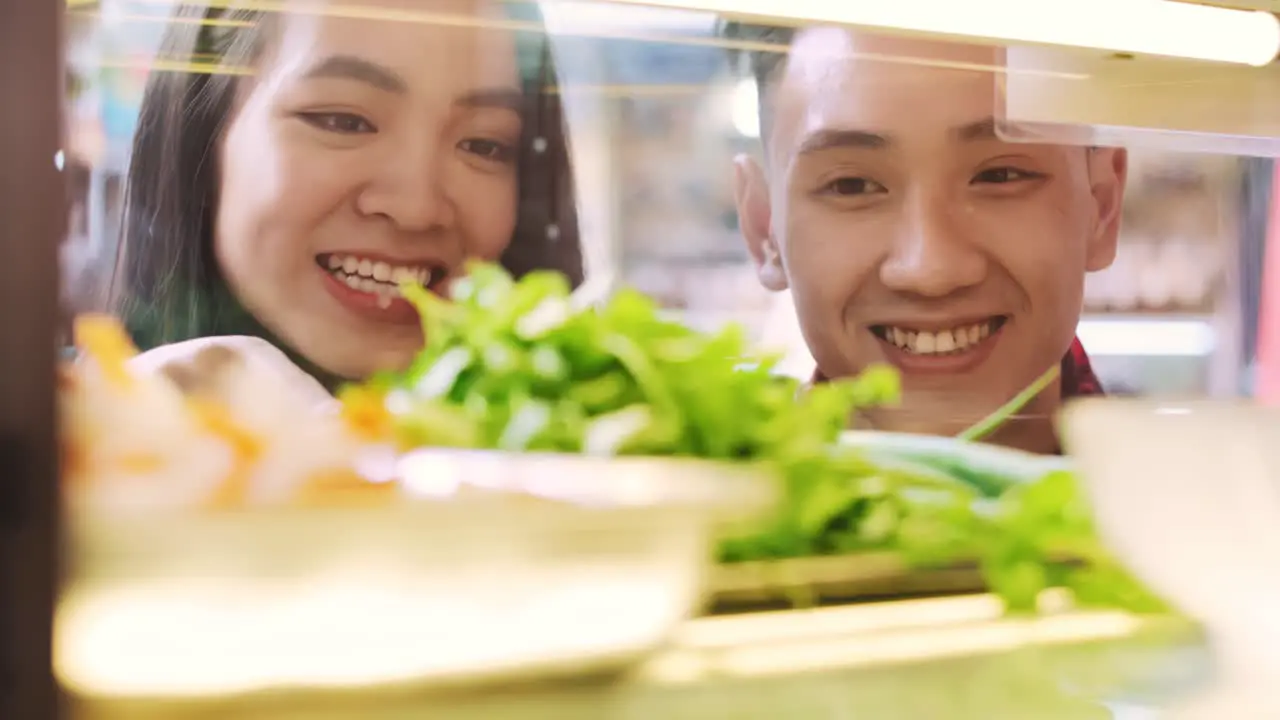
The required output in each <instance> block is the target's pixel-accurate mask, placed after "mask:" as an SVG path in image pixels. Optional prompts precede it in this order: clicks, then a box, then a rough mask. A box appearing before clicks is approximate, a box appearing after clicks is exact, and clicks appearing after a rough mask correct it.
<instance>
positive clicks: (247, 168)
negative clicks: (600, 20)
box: [113, 0, 582, 388]
mask: <svg viewBox="0 0 1280 720" xmlns="http://www.w3.org/2000/svg"><path fill="white" fill-rule="evenodd" d="M536 7H537V6H536V4H534V3H523V2H521V3H509V4H508V3H499V2H492V1H490V0H429V1H418V2H411V1H403V2H400V1H398V0H380V1H378V2H372V1H369V0H358V2H356V3H343V4H342V5H341V7H340V8H339V7H337V6H333V7H328V6H327V5H326V4H325V3H317V2H304V1H303V0H299V1H298V2H296V3H286V4H285V6H284V7H283V9H282V10H281V11H280V12H273V13H264V12H262V11H260V10H252V9H237V8H235V7H234V4H233V6H232V7H229V8H226V9H220V8H212V7H200V6H197V5H194V4H184V5H182V6H180V8H179V9H178V10H177V11H176V15H175V17H174V18H173V22H172V23H171V25H170V27H169V30H168V32H167V35H166V37H165V39H164V41H163V44H162V47H161V55H160V62H158V63H157V65H158V66H163V64H164V63H166V62H167V63H190V64H191V66H192V68H191V71H184V72H165V71H160V70H157V71H155V72H154V73H153V75H152V77H151V79H150V82H149V84H148V87H147V90H146V95H145V99H144V101H143V104H142V109H141V115H140V118H139V122H138V128H137V134H136V137H135V140H134V147H133V159H132V165H131V168H130V172H129V179H128V190H127V197H126V201H125V210H124V230H123V241H122V246H121V253H120V256H119V258H118V260H117V268H116V273H115V278H114V282H113V297H114V304H115V310H116V312H117V313H118V314H120V315H121V316H122V317H123V318H124V319H125V322H126V324H127V326H128V329H129V330H130V332H131V334H132V335H133V336H134V339H135V341H136V342H137V343H138V344H139V345H140V346H141V347H142V348H143V349H144V350H145V349H148V348H153V347H157V346H161V345H166V344H169V343H176V342H181V341H185V340H189V339H192V338H203V337H211V336H227V335H239V336H250V337H256V338H262V339H264V340H266V341H268V342H270V343H271V344H272V345H274V346H275V347H277V348H279V349H280V350H282V351H284V352H285V353H286V354H287V355H288V356H289V357H290V359H292V360H293V361H294V363H295V364H297V365H298V366H299V367H301V368H303V369H304V370H305V371H306V372H308V373H309V374H311V375H312V376H313V377H315V378H316V379H317V380H319V381H320V382H321V384H323V385H325V386H326V387H329V388H332V387H333V386H334V385H335V384H337V383H339V382H341V381H342V380H344V379H356V378H361V377H364V376H366V375H368V374H369V373H371V372H373V371H376V370H379V369H383V368H393V367H398V366H402V365H404V364H405V363H407V362H408V360H409V359H410V358H411V357H412V356H413V354H414V353H415V352H416V351H417V350H418V349H419V348H420V347H421V345H422V335H421V329H420V327H419V325H418V323H417V318H416V315H415V313H414V312H413V309H412V308H411V307H410V306H409V305H408V304H407V303H405V302H404V300H403V299H401V298H400V297H399V295H398V292H397V290H396V287H397V284H398V283H399V282H402V281H404V280H406V279H408V280H411V281H414V282H421V283H423V284H424V285H427V286H428V287H430V288H431V289H433V290H436V291H441V292H442V291H444V290H445V289H446V288H447V286H448V283H449V282H450V281H451V280H453V279H454V278H457V277H458V276H459V275H460V274H461V273H462V272H463V268H464V262H465V261H466V260H468V259H484V260H492V261H498V260H500V261H501V262H502V263H503V264H504V265H505V266H506V267H507V268H508V269H509V270H511V271H512V272H513V273H515V274H517V275H519V274H521V273H523V272H526V271H528V270H531V269H534V268H550V269H555V270H559V271H562V272H564V273H565V274H567V275H568V276H569V278H570V280H571V281H572V282H574V283H577V282H580V281H581V276H582V261H581V253H580V250H579V247H578V239H577V222H576V217H575V207H574V202H573V194H572V187H571V175H570V172H569V167H568V149H567V146H566V140H565V128H564V121H563V117H562V113H561V108H560V105H559V95H558V94H557V93H556V89H555V76H554V72H553V70H552V67H551V62H550V57H551V55H550V51H549V48H548V41H547V38H546V35H545V34H544V33H543V32H541V31H540V27H541V26H540V22H539V18H537V17H536V16H530V15H529V13H530V12H531V11H532V12H535V13H536ZM521 13H523V14H524V17H521Z"/></svg>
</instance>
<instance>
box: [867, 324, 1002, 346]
mask: <svg viewBox="0 0 1280 720" xmlns="http://www.w3.org/2000/svg"><path fill="white" fill-rule="evenodd" d="M997 322H998V321H997V320H995V319H992V320H988V321H986V322H981V323H975V324H973V325H962V326H959V327H954V328H951V329H950V330H942V331H940V332H929V331H925V330H910V329H907V328H900V327H893V326H886V327H884V328H883V330H882V333H883V334H882V335H881V337H882V338H883V339H885V340H887V341H889V342H891V343H893V344H894V345H897V346H898V347H900V348H902V349H903V350H906V351H907V352H910V353H915V354H917V355H945V354H948V353H959V352H964V351H965V350H968V349H969V348H970V347H973V346H974V345H977V344H978V343H980V342H982V341H983V340H984V339H986V338H988V337H990V336H991V333H992V331H993V330H994V329H995V328H996V327H997Z"/></svg>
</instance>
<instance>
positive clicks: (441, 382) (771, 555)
mask: <svg viewBox="0 0 1280 720" xmlns="http://www.w3.org/2000/svg"><path fill="white" fill-rule="evenodd" d="M402 291H403V292H404V295H405V297H406V298H407V299H409V300H410V302H412V303H414V305H415V306H416V307H417V308H418V310H419V312H420V314H421V318H422V324H423V329H424V332H425V335H426V338H427V342H426V347H425V349H424V350H423V352H422V353H421V355H420V356H419V357H418V358H417V359H416V360H415V362H414V363H413V365H412V367H411V368H410V369H409V370H408V371H407V372H405V373H403V374H398V375H388V376H384V377H381V378H378V379H376V380H375V381H374V382H372V383H369V384H367V385H365V386H363V387H359V388H353V389H350V390H348V391H347V392H346V393H345V394H344V400H345V401H346V404H347V406H348V408H349V409H350V408H358V409H360V410H361V412H362V413H363V415H362V417H363V416H368V417H369V418H370V419H368V420H367V421H366V422H365V423H364V424H366V425H368V426H370V427H382V426H386V427H389V428H390V432H391V433H392V434H393V435H394V437H395V438H396V440H397V441H398V442H399V444H400V445H401V446H402V447H406V448H410V447H419V446H429V445H436V446H452V447H459V446H461V447H482V448H492V449H501V450H506V451H512V452H523V451H547V452H565V453H588V454H595V455H655V456H683V457H697V458H704V459H712V460H724V461H732V462H753V463H759V464H762V465H767V466H769V467H771V468H772V469H773V470H775V472H776V476H777V477H778V478H779V482H780V483H782V485H783V492H782V495H783V502H782V504H781V507H780V508H779V509H778V511H777V512H776V514H774V516H773V517H771V518H770V519H769V521H768V522H767V523H766V524H765V525H764V526H761V527H756V528H753V529H752V530H751V532H750V533H749V534H746V535H739V536H734V537H731V538H727V539H724V540H723V542H722V543H721V546H720V548H719V551H720V559H721V560H722V561H723V562H738V561H748V560H781V559H787V558H795V557H803V556H812V555H836V554H852V553H858V552H862V551H883V550H891V551H895V552H898V553H900V554H901V555H902V556H903V557H905V558H906V559H907V560H908V561H910V562H911V563H912V564H914V565H916V566H920V567H926V566H939V565H949V564H954V563H957V562H962V561H973V560H975V559H976V560H977V561H978V562H979V565H980V567H981V571H982V573H983V576H984V578H985V579H986V582H987V583H988V585H989V586H990V588H991V589H992V591H993V592H996V593H997V594H999V595H1000V596H1001V597H1002V598H1004V600H1005V601H1006V603H1007V604H1008V606H1009V608H1010V609H1011V610H1015V611H1021V610H1030V609H1032V608H1033V607H1034V602H1035V598H1036V596H1037V595H1038V594H1039V592H1040V591H1041V590H1044V589H1046V588H1048V587H1055V586H1065V587H1068V588H1070V589H1072V590H1074V591H1075V593H1076V596H1077V599H1078V600H1079V601H1081V602H1084V603H1093V604H1102V605H1108V606H1112V607H1122V608H1126V609H1131V610H1151V609H1157V608H1160V607H1161V605H1160V603H1159V602H1158V601H1157V600H1156V599H1155V598H1153V597H1151V596H1150V595H1149V594H1148V593H1146V592H1145V591H1144V590H1143V589H1142V588H1141V586H1140V585H1139V584H1138V583H1136V582H1135V581H1133V580H1132V579H1131V578H1129V576H1128V575H1127V574H1126V573H1125V572H1124V571H1123V570H1122V569H1121V568H1120V567H1119V566H1118V565H1117V564H1116V563H1115V561H1114V560H1113V559H1111V558H1110V556H1109V555H1108V554H1107V553H1106V552H1105V551H1104V550H1103V549H1102V547H1101V546H1100V544H1099V543H1098V541H1097V535H1096V533H1095V531H1094V528H1093V525H1092V522H1091V519H1090V515H1089V512H1088V507H1087V505H1086V504H1085V501H1084V496H1083V494H1082V493H1081V491H1080V490H1079V488H1078V487H1077V485H1076V483H1075V480H1074V478H1073V477H1072V475H1071V474H1070V472H1067V471H1060V470H1054V471H1051V472H1045V473H1043V474H1042V475H1041V476H1040V477H1038V478H1036V479H1034V480H1032V481H1030V482H1026V481H1023V480H1022V479H1020V478H1009V477H1004V476H1000V475H999V474H997V473H993V472H988V471H987V470H985V469H983V468H979V467H969V466H966V465H963V464H961V465H957V464H955V463H954V462H950V463H949V462H948V461H947V457H946V456H945V455H946V454H945V453H942V454H939V455H938V456H936V457H931V456H920V457H914V458H913V457H911V456H910V454H909V453H903V452H893V451H892V450H889V451H886V450H885V449H884V448H881V449H879V450H877V451H869V450H867V449H865V448H861V447H858V446H857V445H850V444H842V443H841V442H839V439H840V437H841V434H842V431H844V429H845V427H846V425H847V423H848V420H849V418H850V417H851V416H852V415H853V413H855V412H856V411H857V410H858V409H860V408H865V407H869V406H876V405H886V404H893V403H895V402H896V401H897V399H898V396H899V393H900V385H899V378H898V375H897V373H896V371H894V370H892V369H891V368H888V367H873V368H870V369H868V370H867V371H866V372H864V373H863V374H862V375H860V376H859V377H857V378H854V379H850V380H844V381H838V382H831V383H824V384H822V385H819V386H816V387H813V388H808V389H804V390H803V392H802V388H801V386H800V384H799V382H797V381H796V380H794V379H790V378H786V377H782V376H779V375H777V374H776V373H774V372H773V367H774V366H773V362H772V361H771V360H770V359H769V358H760V359H755V360H753V361H748V360H747V357H748V356H747V347H746V342H745V339H744V335H743V333H742V332H741V330H740V329H739V328H737V327H735V326H730V327H727V328H725V329H723V330H721V331H720V332H718V333H715V334H711V335H706V334H701V333H698V332H695V331H693V330H691V329H690V328H688V327H686V326H685V325H683V324H681V323H678V322H673V321H670V320H666V319H664V318H663V317H662V315H661V313H660V312H659V310H658V308H657V306H656V305H655V304H654V303H653V301H651V300H650V299H649V298H647V297H645V296H643V295H641V294H639V293H637V292H634V291H630V290H623V291H621V292H619V293H617V294H615V295H614V296H613V297H612V298H611V299H609V300H608V301H607V302H606V303H604V304H603V305H602V306H600V307H598V308H596V307H581V304H580V303H576V302H574V298H572V297H571V295H570V291H569V286H568V283H567V282H566V281H565V280H564V278H563V277H561V276H559V275H556V274H552V273H542V272H535V273H532V274H530V275H526V276H525V277H523V278H522V279H520V280H519V281H516V280H513V279H512V278H511V276H510V275H508V274H507V273H506V272H505V271H503V270H502V269H501V268H498V267H496V266H493V265H475V266H472V267H471V268H470V272H469V274H468V276H467V277H466V278H465V279H463V280H460V281H459V282H457V283H455V285H454V287H453V290H452V297H451V300H452V302H449V301H446V300H444V299H441V298H438V297H436V296H434V295H431V294H429V293H427V292H426V291H425V290H423V289H422V288H421V287H418V286H414V285H406V286H405V287H403V288H402ZM1046 377H1048V378H1049V379H1048V380H1046V379H1045V378H1041V381H1039V384H1040V385H1043V384H1044V383H1047V382H1049V381H1051V380H1052V377H1050V376H1046ZM1028 392H1029V393H1031V394H1032V395H1033V394H1034V392H1032V389H1029V390H1028ZM1036 392H1038V390H1036ZM1024 395H1026V393H1024ZM1028 397H1029V396H1028ZM371 398H373V399H374V400H373V401H371ZM371 402H376V403H377V404H379V405H380V406H381V407H382V408H383V412H384V413H385V416H383V417H381V418H378V417H372V416H370V413H369V412H368V408H369V406H370V403H371ZM1025 402H1026V398H1024V397H1023V396H1022V395H1020V396H1019V398H1015V400H1014V402H1013V403H1011V404H1010V405H1007V406H1006V407H1004V408H1002V409H1001V410H1000V411H998V412H997V413H996V416H993V417H994V418H995V419H991V418H989V419H988V420H989V422H988V421H984V423H981V424H980V425H979V426H976V427H975V429H974V431H973V432H971V433H969V436H970V437H975V438H976V437H980V436H981V435H983V434H985V433H986V432H988V431H989V430H990V429H991V428H992V427H995V426H996V425H998V424H999V423H1000V422H1001V421H1002V420H1003V417H1004V416H1007V415H1008V414H1012V413H1014V412H1017V410H1018V408H1020V407H1021V405H1023V404H1025ZM1011 407H1012V409H1010V408H1011ZM1002 413H1003V414H1002ZM374 415H376V413H375V414H374ZM956 442H957V443H963V441H959V440H957V441H956ZM1064 560H1070V561H1072V562H1064Z"/></svg>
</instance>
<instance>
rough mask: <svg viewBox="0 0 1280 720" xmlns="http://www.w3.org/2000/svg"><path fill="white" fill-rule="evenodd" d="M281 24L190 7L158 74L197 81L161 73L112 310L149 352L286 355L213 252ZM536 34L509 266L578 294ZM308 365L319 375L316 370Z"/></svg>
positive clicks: (551, 103) (565, 179) (141, 135)
mask: <svg viewBox="0 0 1280 720" xmlns="http://www.w3.org/2000/svg"><path fill="white" fill-rule="evenodd" d="M520 5H530V4H527V3H520ZM526 12H527V11H526ZM210 21H215V22H210ZM278 21H279V16H277V15H272V14H268V13H264V12H262V11H259V10H244V9H235V8H227V9H219V8H212V7H208V6H205V5H201V4H184V5H181V6H179V7H178V8H177V9H176V10H175V12H174V16H173V18H172V21H171V22H170V24H169V27H168V29H167V31H166V34H165V36H164V39H163V41H162V43H161V46H160V51H159V59H158V62H157V63H156V65H157V66H158V67H163V66H164V64H165V63H181V64H183V65H184V66H186V67H190V68H191V71H184V72H167V71H163V70H157V71H154V72H153V73H152V74H151V77H150V78H149V79H148V82H147V87H146V91H145V94H144V96H143V100H142V107H141V110H140V114H139V118H138V126H137V130H136V133H135V135H134V140H133V150H132V160H131V164H130V167H129V175H128V182H127V187H126V191H125V200H124V211H123V221H122V224H123V227H122V235H121V242H120V246H119V252H118V253H117V258H116V263H115V272H114V273H113V278H112V283H111V293H110V294H111V300H110V302H111V304H112V306H113V308H112V309H113V310H114V311H115V312H116V313H117V314H119V315H120V316H121V317H122V318H123V320H124V322H125V324H126V326H127V327H128V329H129V331H130V332H131V333H132V335H133V336H134V340H135V342H137V343H138V345H139V346H140V347H142V348H143V349H146V348H150V347H155V346H157V345H162V344H166V343H171V342H178V341H181V340H187V339H191V338H196V337H207V336H212V335H232V334H236V335H254V336H258V337H264V338H266V339H268V340H271V341H272V342H273V343H275V344H276V345H277V346H279V345H280V343H279V342H276V341H275V339H274V338H272V337H270V335H269V333H268V332H267V331H266V329H265V328H263V327H262V325H261V323H259V322H257V321H256V320H255V319H254V318H253V317H252V316H251V315H250V314H249V313H248V312H247V311H246V310H245V309H244V308H243V306H242V305H241V304H240V303H239V302H238V301H237V300H236V299H235V298H234V296H233V295H232V293H231V291H230V289H229V287H228V285H227V283H226V280H225V279H224V278H223V277H222V273H221V271H220V269H219V267H218V263H217V261H216V259H215V256H214V248H213V237H214V233H213V225H214V218H215V217H216V213H217V204H218V198H217V190H218V167H217V162H216V159H217V157H218V143H219V141H220V140H221V138H222V136H223V132H224V130H225V128H226V125H227V122H228V121H229V119H230V115H231V113H232V110H233V108H234V107H235V105H236V92H237V86H238V84H239V77H241V76H243V75H244V74H246V73H248V72H251V71H252V70H251V69H252V68H254V67H256V65H257V61H258V60H259V58H260V57H261V55H262V53H263V51H264V45H265V44H266V41H267V40H266V39H267V38H268V37H270V36H271V34H272V29H271V25H272V24H273V23H275V22H278ZM528 27H529V29H527V30H520V31H518V32H519V37H518V40H519V42H518V43H517V45H518V46H519V47H520V48H521V55H522V57H521V58H520V60H521V65H522V71H523V73H524V77H525V83H524V86H525V89H526V97H527V98H528V105H527V111H526V117H525V122H524V136H523V138H522V140H521V158H520V170H519V198H520V201H519V212H518V221H517V226H516V231H515V235H514V237H513V238H512V242H511V244H510V246H509V247H508V249H507V251H506V253H505V255H504V256H503V258H502V264H503V265H504V266H505V267H506V268H507V269H508V270H510V271H511V272H512V273H513V274H515V275H517V276H519V275H522V274H524V273H526V272H528V271H530V270H534V269H541V268H545V269H551V270H558V271H560V272H562V273H564V274H565V275H567V276H568V278H569V280H570V282H571V283H573V284H574V285H577V284H578V283H580V282H581V281H582V274H583V268H582V253H581V248H580V246H579V242H578V222H577V211H576V205H575V203H574V194H573V178H572V174H571V172H570V167H569V148H568V141H567V137H566V129H565V121H564V116H563V109H562V107H561V103H560V97H561V96H560V94H559V93H558V88H556V75H555V71H554V68H553V65H552V61H551V52H550V43H549V40H548V38H547V36H546V34H545V33H544V32H541V31H540V28H541V24H540V22H537V21H534V22H533V23H530V24H529V25H528ZM202 70H203V71H202ZM281 349H282V350H285V351H286V352H288V351H289V349H288V348H284V347H281ZM291 354H293V355H294V356H295V359H296V360H300V361H302V360H303V359H301V358H297V357H296V353H291ZM301 364H302V365H303V366H304V367H306V368H307V369H308V370H309V371H312V372H313V373H316V368H314V366H313V365H312V364H310V363H307V362H305V361H302V362H301ZM317 374H322V373H317Z"/></svg>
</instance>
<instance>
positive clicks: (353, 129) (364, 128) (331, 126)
mask: <svg viewBox="0 0 1280 720" xmlns="http://www.w3.org/2000/svg"><path fill="white" fill-rule="evenodd" d="M301 117H302V120H303V122H305V123H307V124H308V125H311V126H312V127H316V128H319V129H321V130H325V131H327V132H333V133H340V134H343V135H357V134H361V133H372V132H377V128H375V127H374V126H373V123H371V122H369V121H368V120H365V119H364V118H362V117H360V116H359V115H355V114H353V113H302V114H301Z"/></svg>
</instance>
